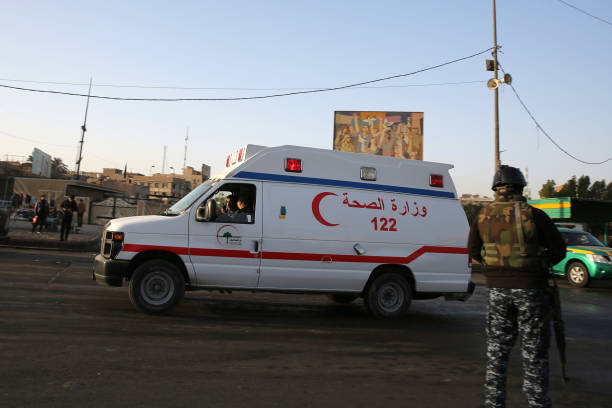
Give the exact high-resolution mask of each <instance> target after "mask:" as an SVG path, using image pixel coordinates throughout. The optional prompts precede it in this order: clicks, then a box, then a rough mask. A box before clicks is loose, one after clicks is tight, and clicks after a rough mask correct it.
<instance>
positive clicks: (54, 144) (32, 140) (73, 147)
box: [0, 130, 118, 166]
mask: <svg viewBox="0 0 612 408" xmlns="http://www.w3.org/2000/svg"><path fill="white" fill-rule="evenodd" d="M0 134H2V135H5V136H8V137H12V138H14V139H19V140H24V141H26V142H30V143H36V144H39V145H47V146H55V147H64V148H70V149H76V146H71V145H63V144H56V143H47V142H41V141H40V140H34V139H29V138H27V137H21V136H16V135H14V134H12V133H8V132H5V131H2V130H0ZM87 155H88V156H93V157H95V158H97V159H99V160H102V161H104V162H106V163H109V164H112V165H114V166H117V165H118V162H114V161H111V160H108V159H105V158H104V157H101V156H98V155H97V154H95V153H92V152H89V151H88V152H87Z"/></svg>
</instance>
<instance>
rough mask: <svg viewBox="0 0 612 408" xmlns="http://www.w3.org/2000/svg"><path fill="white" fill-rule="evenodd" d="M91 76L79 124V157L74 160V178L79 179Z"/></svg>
mask: <svg viewBox="0 0 612 408" xmlns="http://www.w3.org/2000/svg"><path fill="white" fill-rule="evenodd" d="M92 80H93V78H89V91H88V92H87V104H86V105H85V118H84V119H83V126H81V141H80V142H79V157H77V162H76V174H75V175H74V178H75V179H76V180H78V179H79V174H80V172H81V160H82V159H83V141H84V140H85V132H87V111H88V110H89V97H90V96H91V82H92Z"/></svg>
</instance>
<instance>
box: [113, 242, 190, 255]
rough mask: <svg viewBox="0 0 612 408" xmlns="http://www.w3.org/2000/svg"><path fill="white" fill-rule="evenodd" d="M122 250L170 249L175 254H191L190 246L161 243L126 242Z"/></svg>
mask: <svg viewBox="0 0 612 408" xmlns="http://www.w3.org/2000/svg"><path fill="white" fill-rule="evenodd" d="M122 251H126V252H143V251H168V252H174V253H175V254H178V255H189V248H185V247H173V246H160V245H137V244H125V245H123V249H122Z"/></svg>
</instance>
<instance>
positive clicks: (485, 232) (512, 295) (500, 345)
mask: <svg viewBox="0 0 612 408" xmlns="http://www.w3.org/2000/svg"><path fill="white" fill-rule="evenodd" d="M525 185H526V183H525V178H524V177H523V174H522V173H521V171H520V170H519V169H517V168H515V167H510V166H500V167H499V169H498V170H497V172H496V173H495V176H494V177H493V191H495V200H494V201H493V202H492V203H491V204H489V205H487V206H485V207H484V208H483V209H481V210H480V212H479V213H478V216H477V217H476V219H475V220H474V222H473V223H472V226H471V229H470V236H469V239H468V249H469V253H470V255H471V256H472V258H474V259H475V260H477V261H478V262H481V263H482V264H483V270H484V276H485V279H486V285H487V287H488V288H489V300H488V307H487V323H486V334H487V365H486V378H485V407H504V406H505V403H506V402H505V400H506V372H507V368H508V358H509V356H510V352H511V350H512V347H513V345H514V342H515V340H516V338H517V336H520V340H521V355H522V358H523V370H524V373H523V392H524V393H525V395H526V397H527V402H528V406H529V407H550V406H551V401H550V398H549V397H548V395H547V393H548V348H549V342H550V313H549V311H550V297H549V292H548V275H547V272H548V268H547V265H554V264H556V263H557V262H559V261H561V260H562V259H563V258H564V257H565V241H564V240H563V238H562V236H561V234H560V233H559V231H557V228H556V227H555V225H554V224H553V222H552V221H551V220H550V218H548V216H547V215H546V214H545V213H544V212H543V211H542V210H539V209H537V208H533V207H531V206H530V205H528V204H527V203H526V200H525V198H524V197H523V195H522V194H523V188H524V187H525Z"/></svg>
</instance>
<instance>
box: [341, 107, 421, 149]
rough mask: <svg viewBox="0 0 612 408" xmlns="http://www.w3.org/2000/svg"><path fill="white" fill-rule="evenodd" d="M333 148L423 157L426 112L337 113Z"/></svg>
mask: <svg viewBox="0 0 612 408" xmlns="http://www.w3.org/2000/svg"><path fill="white" fill-rule="evenodd" d="M334 150H342V151H345V152H356V153H368V154H378V155H381V156H392V157H402V158H405V159H413V160H423V112H365V111H336V112H334Z"/></svg>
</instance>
